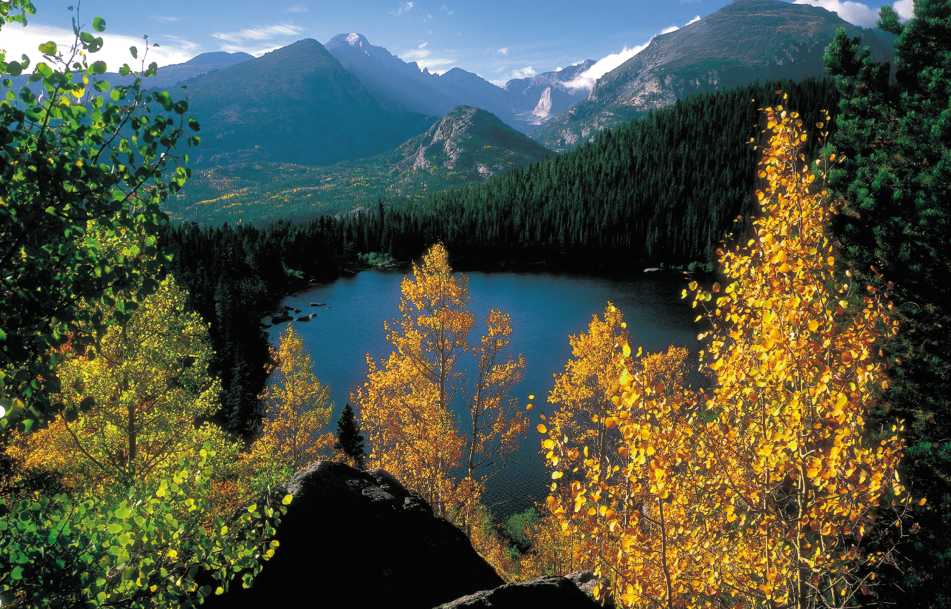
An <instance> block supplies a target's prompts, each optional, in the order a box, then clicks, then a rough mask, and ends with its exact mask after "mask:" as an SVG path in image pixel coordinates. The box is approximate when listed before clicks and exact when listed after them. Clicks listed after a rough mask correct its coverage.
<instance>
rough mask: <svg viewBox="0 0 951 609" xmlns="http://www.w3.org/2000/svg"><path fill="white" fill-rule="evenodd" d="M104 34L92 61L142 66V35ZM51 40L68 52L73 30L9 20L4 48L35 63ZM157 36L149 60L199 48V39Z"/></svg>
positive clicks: (179, 59)
mask: <svg viewBox="0 0 951 609" xmlns="http://www.w3.org/2000/svg"><path fill="white" fill-rule="evenodd" d="M100 36H102V40H103V46H102V49H101V50H100V51H99V52H98V53H94V54H92V55H90V56H89V59H90V61H105V62H106V65H107V66H108V67H109V70H110V71H117V70H118V69H119V68H120V67H121V66H122V64H125V63H128V64H129V65H131V66H132V67H133V68H136V67H138V66H139V62H141V60H142V51H143V50H144V49H145V42H144V41H143V40H142V38H141V37H138V36H128V35H125V34H113V33H108V32H107V33H104V34H100ZM49 40H52V41H53V42H55V43H56V44H57V45H58V46H59V49H60V51H61V52H62V53H64V54H65V53H67V52H68V51H69V49H70V48H71V47H72V43H73V31H72V30H71V29H66V28H61V27H55V26H47V25H41V24H38V23H31V24H30V25H29V26H27V27H22V26H20V25H19V24H15V23H8V24H7V25H5V26H4V28H3V39H2V40H0V48H3V49H4V50H5V51H6V52H7V58H8V59H19V58H20V56H21V55H26V56H27V57H29V58H30V63H31V65H33V66H35V65H36V62H38V61H43V54H42V53H40V51H39V49H38V48H37V47H38V46H39V45H41V44H43V43H44V42H47V41H49ZM157 40H158V42H159V45H160V46H159V47H158V48H154V47H153V48H152V49H150V50H149V54H148V57H147V58H146V60H147V61H148V62H149V63H151V62H153V61H154V62H155V63H157V64H158V65H160V66H166V65H169V64H174V63H183V62H185V61H188V60H189V59H191V58H192V57H193V56H194V55H195V54H196V52H197V51H198V50H199V48H198V45H196V44H195V43H192V42H189V41H186V40H183V39H181V38H176V37H173V36H165V37H158V38H157ZM132 46H135V47H138V48H139V51H140V52H139V59H138V60H133V59H132V56H131V55H130V54H129V47H132Z"/></svg>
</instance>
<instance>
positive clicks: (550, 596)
mask: <svg viewBox="0 0 951 609" xmlns="http://www.w3.org/2000/svg"><path fill="white" fill-rule="evenodd" d="M534 607H544V608H545V609H596V608H598V607H599V605H598V604H597V603H595V602H594V601H593V600H591V598H589V597H588V595H586V594H585V593H584V592H582V591H581V590H579V589H578V586H576V585H575V583H574V582H573V581H571V580H570V579H566V578H564V577H542V578H540V579H534V580H532V581H528V582H523V583H519V584H506V585H504V586H499V587H498V588H495V589H492V590H484V591H482V592H476V593H475V594H470V595H468V596H464V597H462V598H458V599H456V600H454V601H452V602H449V603H445V604H442V605H439V606H438V607H437V608H436V609H532V608H534Z"/></svg>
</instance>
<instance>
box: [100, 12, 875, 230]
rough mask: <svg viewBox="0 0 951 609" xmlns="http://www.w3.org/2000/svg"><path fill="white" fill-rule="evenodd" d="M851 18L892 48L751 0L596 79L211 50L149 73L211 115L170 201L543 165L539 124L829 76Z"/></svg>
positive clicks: (350, 38)
mask: <svg viewBox="0 0 951 609" xmlns="http://www.w3.org/2000/svg"><path fill="white" fill-rule="evenodd" d="M838 28H844V29H845V30H846V31H847V32H848V33H849V34H850V35H853V36H861V37H862V38H863V39H864V41H865V43H866V44H868V45H869V46H870V47H871V49H872V51H873V54H874V55H875V56H876V57H877V58H884V57H887V56H888V55H889V53H890V49H891V46H892V39H891V37H890V35H888V34H884V33H883V32H880V31H876V30H865V29H861V28H858V27H855V26H852V25H850V24H848V23H846V22H845V21H843V20H842V19H840V18H839V17H838V16H837V15H836V14H834V13H831V12H829V11H826V10H824V9H821V8H817V7H814V6H809V5H800V4H792V3H789V2H783V1H781V0H736V1H734V2H733V3H731V4H729V5H727V6H725V7H724V8H722V9H721V10H719V11H717V12H715V13H713V14H711V15H708V16H707V17H704V18H703V19H701V20H699V21H696V22H692V23H691V24H690V25H687V26H685V27H683V28H681V29H679V30H677V31H674V32H671V33H667V34H663V35H659V36H657V37H655V38H654V39H653V40H652V41H651V42H650V44H649V45H648V46H647V47H646V48H645V49H644V50H643V51H641V52H640V53H638V54H637V55H635V56H634V57H632V58H631V59H629V60H628V61H627V62H625V63H624V64H622V65H621V66H619V67H618V68H616V69H614V70H613V71H611V72H608V73H607V74H605V75H603V76H602V77H601V78H600V79H599V80H598V81H597V82H596V83H595V84H594V87H593V89H591V90H590V91H589V89H588V86H584V85H581V84H579V83H582V82H589V81H590V79H589V78H588V77H587V75H586V76H585V78H581V77H582V75H584V74H585V72H586V71H588V70H589V69H590V68H591V67H592V66H593V65H594V63H595V62H594V61H592V60H588V61H584V62H581V63H578V64H576V65H572V66H569V67H567V68H563V69H558V70H555V71H551V72H546V73H544V74H539V75H536V76H532V77H529V78H521V79H514V80H510V81H508V82H507V83H506V84H505V85H504V86H501V87H500V86H497V85H496V84H493V83H491V82H489V81H487V80H485V79H484V78H482V77H480V76H479V75H477V74H474V73H472V72H467V71H465V70H463V69H461V68H453V69H451V70H449V71H448V72H445V73H443V74H435V73H432V72H430V71H428V70H426V69H420V67H419V65H418V64H416V63H412V62H406V61H403V60H402V59H400V58H399V57H397V56H395V55H393V54H392V53H390V52H389V51H387V50H386V49H384V48H382V47H378V46H374V45H372V44H370V42H369V41H368V40H367V39H366V38H365V37H364V36H362V35H360V34H356V33H351V34H341V35H339V36H336V37H334V38H333V39H331V40H330V41H329V42H328V43H327V46H326V47H324V45H322V44H320V43H319V42H317V41H315V40H301V41H298V42H296V43H294V44H291V45H289V46H287V47H284V48H281V49H278V50H276V51H273V52H270V53H267V54H266V55H264V56H262V57H258V58H255V57H252V56H250V55H247V54H243V53H233V54H230V53H205V54H202V55H199V56H197V57H195V58H193V59H192V60H190V61H188V62H185V63H183V64H178V65H170V66H165V67H163V68H160V69H159V72H158V75H157V76H156V77H154V78H151V79H148V80H147V81H146V86H148V87H151V88H176V87H181V89H180V90H179V93H180V94H184V95H185V96H186V97H187V98H188V99H189V101H190V104H191V107H190V113H191V114H193V115H194V116H195V117H196V118H197V119H198V120H199V122H200V123H201V136H202V145H201V146H200V147H199V148H198V150H197V151H196V152H195V153H193V154H192V159H193V164H194V166H195V169H196V172H195V176H196V177H195V179H194V180H193V181H192V183H190V184H189V185H188V187H187V188H186V190H185V192H184V193H183V194H182V195H181V196H180V197H179V198H177V199H176V200H174V201H171V202H170V203H169V205H170V209H171V210H172V211H173V213H174V214H175V215H176V216H178V217H182V218H188V219H197V220H200V221H203V222H208V221H212V220H227V219H238V218H242V219H248V220H250V219H261V218H267V219H276V218H278V217H282V216H295V217H301V216H303V215H307V213H317V212H321V211H323V212H334V213H336V212H339V211H345V210H347V209H351V208H354V207H361V206H366V205H368V204H371V203H373V202H375V199H376V198H377V197H386V198H410V199H418V198H420V197H423V196H426V195H427V194H429V193H432V192H435V191H438V190H442V189H445V188H448V187H452V186H458V185H462V184H465V183H468V182H473V181H479V180H482V179H484V178H486V177H487V176H490V175H495V174H499V173H503V172H505V171H508V170H509V169H512V168H514V167H519V166H523V165H526V164H531V163H534V162H536V161H538V160H540V159H542V158H544V157H545V156H546V155H547V154H548V153H547V151H546V150H545V148H543V147H542V146H541V145H539V144H536V143H535V142H533V141H531V140H529V139H528V138H527V137H526V136H525V135H523V134H526V133H527V134H528V135H531V136H532V137H533V138H534V139H535V141H536V142H540V143H541V144H543V145H544V146H545V147H547V148H548V149H549V150H555V151H563V150H567V149H569V148H571V147H573V146H575V145H577V144H579V143H582V142H585V141H589V140H591V139H592V138H593V137H594V136H595V135H596V134H597V133H599V132H600V131H602V130H604V129H607V128H611V127H615V126H617V125H620V124H623V123H625V122H627V121H630V120H631V119H633V118H636V117H638V116H640V115H643V114H644V113H646V112H649V111H651V110H654V109H657V108H662V107H665V106H669V105H671V104H673V103H674V102H675V101H677V100H680V99H684V98H687V97H690V96H691V95H694V94H697V93H702V92H710V91H716V90H724V89H730V88H735V87H738V86H742V85H746V84H751V83H754V82H764V81H778V80H783V79H789V80H801V79H804V78H807V77H818V76H821V75H822V74H823V73H824V67H823V61H822V56H823V52H824V50H825V47H826V46H827V45H828V43H829V42H830V41H831V40H832V38H833V36H834V34H835V32H836V30H837V29H838ZM104 78H106V79H107V80H109V81H111V82H113V83H122V82H127V81H128V79H123V78H122V77H120V76H118V75H116V74H107V75H105V76H104ZM589 86H590V85H589ZM439 117H443V118H442V119H440V118H439ZM513 129H514V130H513ZM515 130H518V131H521V132H522V133H518V132H517V131H515ZM265 207H267V208H268V209H264V208H265ZM202 214H205V215H204V216H203V215H202Z"/></svg>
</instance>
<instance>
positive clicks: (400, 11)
mask: <svg viewBox="0 0 951 609" xmlns="http://www.w3.org/2000/svg"><path fill="white" fill-rule="evenodd" d="M415 7H416V3H415V2H413V0H409V1H408V2H400V5H399V7H397V9H396V10H395V11H390V14H391V15H394V16H396V17H401V16H403V15H405V14H406V13H408V12H410V11H411V10H413V9H414V8H415Z"/></svg>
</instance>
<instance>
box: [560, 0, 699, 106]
mask: <svg viewBox="0 0 951 609" xmlns="http://www.w3.org/2000/svg"><path fill="white" fill-rule="evenodd" d="M682 3H683V2H682ZM698 21H700V15H697V16H696V17H694V18H693V19H691V20H690V21H688V22H687V23H685V24H684V27H687V26H688V25H693V24H694V23H696V22H698ZM679 29H680V28H679V27H677V26H676V25H672V26H670V27H666V28H664V29H663V30H661V31H660V34H659V35H661V36H662V35H664V34H670V33H671V32H676V31H677V30H679ZM654 38H656V36H651V39H650V40H648V41H647V42H645V43H644V44H639V45H636V46H633V47H627V46H626V47H624V48H623V49H621V50H620V51H618V52H617V53H611V54H610V55H607V56H605V57H602V58H601V59H599V60H598V61H596V62H595V64H594V65H593V66H591V67H590V68H588V69H587V70H585V71H584V72H582V73H581V74H579V75H578V76H577V77H575V78H574V79H572V80H570V81H568V82H566V83H565V86H566V87H568V88H570V89H591V88H593V87H594V83H596V82H597V81H598V79H599V78H601V77H602V76H604V75H605V74H607V73H608V72H610V71H611V70H614V69H615V68H619V67H620V66H621V64H623V63H624V62H625V61H627V60H628V59H630V58H631V57H634V56H635V55H637V54H638V53H640V52H641V51H643V50H644V49H646V48H647V47H648V46H649V45H650V43H651V42H652V41H653V40H654Z"/></svg>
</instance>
